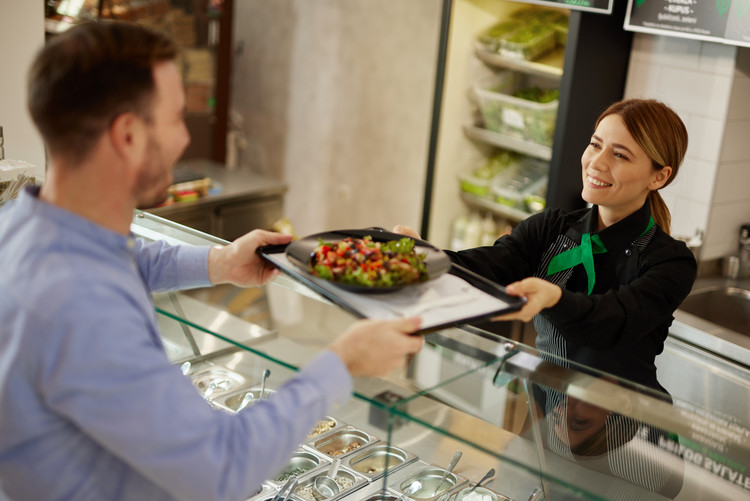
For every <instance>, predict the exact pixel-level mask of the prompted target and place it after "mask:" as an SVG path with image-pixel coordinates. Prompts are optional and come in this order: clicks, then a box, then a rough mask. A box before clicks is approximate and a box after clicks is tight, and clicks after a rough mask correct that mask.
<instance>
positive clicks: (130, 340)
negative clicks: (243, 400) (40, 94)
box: [0, 188, 352, 501]
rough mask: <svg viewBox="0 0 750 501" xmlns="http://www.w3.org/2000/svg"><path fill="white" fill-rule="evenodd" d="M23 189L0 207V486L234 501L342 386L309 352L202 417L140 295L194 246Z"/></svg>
mask: <svg viewBox="0 0 750 501" xmlns="http://www.w3.org/2000/svg"><path fill="white" fill-rule="evenodd" d="M37 196H38V188H29V189H27V190H26V191H23V192H22V193H21V194H20V196H19V198H18V200H16V201H15V202H13V203H11V204H10V206H9V207H6V208H5V209H3V210H2V211H0V490H2V491H4V492H5V494H6V495H7V496H9V497H10V498H11V499H19V500H34V499H45V500H57V499H60V500H62V499H71V500H77V501H79V500H96V501H102V500H108V501H112V500H125V499H132V500H139V501H145V500H162V499H180V500H190V499H196V500H201V501H206V500H211V499H230V500H240V499H245V498H246V497H248V496H249V495H251V494H253V493H254V492H256V491H257V490H258V488H259V487H260V484H261V482H262V481H263V480H264V479H267V478H270V477H271V476H272V475H273V474H275V473H276V472H278V471H279V470H280V469H281V468H282V467H283V466H284V463H285V462H286V461H287V459H288V457H289V456H290V454H291V453H292V452H293V451H294V450H295V449H296V448H297V447H298V445H299V444H300V443H301V442H302V441H303V440H304V439H305V437H306V434H307V432H308V431H309V430H310V429H311V428H312V427H313V426H314V424H315V423H316V421H317V420H318V419H321V418H322V417H323V416H325V415H326V414H329V413H330V411H331V410H332V408H333V406H334V405H335V404H336V403H343V402H344V401H346V400H347V399H348V397H349V395H350V394H351V391H352V382H351V378H350V376H349V374H348V372H347V371H346V368H345V366H344V365H343V363H342V362H341V360H340V359H339V358H338V357H337V356H336V355H335V354H334V353H333V352H330V351H324V352H323V353H322V354H321V355H319V356H318V357H317V358H316V359H315V360H313V361H312V362H311V363H310V364H309V365H308V366H307V367H305V368H304V369H303V370H302V371H301V372H300V373H299V374H298V375H297V377H295V378H293V379H292V380H291V381H289V382H288V383H287V384H286V385H284V386H283V387H282V388H280V389H279V391H278V392H277V393H276V394H275V396H274V398H273V399H270V400H267V401H264V402H261V403H258V404H256V405H253V406H252V407H249V408H248V409H247V410H246V411H243V412H242V413H240V414H238V415H234V416H233V415H229V414H226V413H224V412H221V411H217V410H214V409H212V408H211V407H210V406H209V405H208V404H207V403H206V402H205V400H203V398H202V397H201V396H200V395H199V394H198V392H197V391H196V389H195V388H194V387H193V385H192V383H191V382H190V380H189V379H188V378H186V377H185V376H183V375H182V373H181V372H180V370H179V368H177V367H175V366H172V365H170V364H169V362H168V360H167V358H166V355H165V353H164V350H163V346H162V343H161V339H160V337H159V333H158V330H157V325H156V313H155V311H154V307H153V304H152V301H151V296H150V292H156V291H164V290H172V289H180V288H187V287H197V286H206V285H209V283H208V271H207V256H208V248H203V247H192V246H170V245H167V244H165V243H163V242H155V243H150V244H149V243H144V242H142V241H140V240H136V239H133V238H129V237H126V236H123V235H120V234H118V233H114V232H112V231H110V230H107V229H105V228H103V227H101V226H98V225H95V224H93V223H92V222H90V221H88V220H86V219H83V218H81V217H79V216H77V215H75V214H72V213H70V212H67V211H64V210H61V209H59V208H57V207H55V206H52V205H50V204H47V203H45V202H42V201H40V200H39V199H38V198H37Z"/></svg>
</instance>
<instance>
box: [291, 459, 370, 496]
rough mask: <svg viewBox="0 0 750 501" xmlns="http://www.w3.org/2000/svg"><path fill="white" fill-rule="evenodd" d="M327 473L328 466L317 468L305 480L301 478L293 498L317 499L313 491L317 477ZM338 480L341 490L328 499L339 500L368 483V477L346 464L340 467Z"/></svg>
mask: <svg viewBox="0 0 750 501" xmlns="http://www.w3.org/2000/svg"><path fill="white" fill-rule="evenodd" d="M327 473H328V468H327V467H321V468H318V469H317V470H315V473H314V474H312V475H309V476H307V477H305V478H304V480H303V479H300V481H299V483H298V484H297V487H296V488H295V489H294V492H292V496H291V499H292V500H293V501H315V497H314V496H313V492H312V488H313V484H314V483H315V479H316V478H318V477H322V476H325V475H326V474H327ZM336 482H337V483H338V484H339V487H341V491H340V492H339V493H338V494H337V495H336V496H333V497H330V498H327V500H326V501H337V500H339V499H341V498H343V497H345V496H348V495H349V494H351V493H352V492H354V491H356V490H357V489H360V488H362V487H364V486H365V485H367V484H368V481H367V478H365V477H364V476H362V475H360V474H358V473H357V472H355V471H352V470H350V469H348V468H346V467H344V466H341V467H340V468H339V471H338V473H337V475H336Z"/></svg>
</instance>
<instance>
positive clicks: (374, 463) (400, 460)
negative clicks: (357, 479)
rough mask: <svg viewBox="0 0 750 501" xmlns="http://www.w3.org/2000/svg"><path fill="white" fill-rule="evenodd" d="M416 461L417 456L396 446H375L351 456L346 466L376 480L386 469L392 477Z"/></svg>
mask: <svg viewBox="0 0 750 501" xmlns="http://www.w3.org/2000/svg"><path fill="white" fill-rule="evenodd" d="M416 459H417V456H415V455H413V454H410V453H409V452H406V451H405V450H403V449H400V448H398V447H396V446H393V445H386V444H375V445H371V446H368V447H365V448H364V449H363V450H361V451H358V452H355V453H354V454H351V455H350V456H349V458H348V459H347V460H346V463H345V464H346V465H347V467H349V468H351V469H352V470H354V471H356V472H357V473H360V474H362V475H364V476H365V477H367V478H368V479H370V480H374V479H376V478H380V477H382V476H383V475H384V474H385V471H386V469H387V470H388V474H389V475H390V474H391V473H392V472H393V471H395V470H397V469H398V468H401V467H402V466H405V465H407V464H409V463H411V462H412V461H415V460H416Z"/></svg>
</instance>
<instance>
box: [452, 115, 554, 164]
mask: <svg viewBox="0 0 750 501" xmlns="http://www.w3.org/2000/svg"><path fill="white" fill-rule="evenodd" d="M464 134H466V135H467V136H468V137H470V138H472V139H475V140H477V141H482V142H484V143H487V144H491V145H493V146H499V147H500V148H507V149H509V150H513V151H517V152H518V153H523V154H524V155H529V156H532V157H535V158H540V159H542V160H547V161H549V160H550V159H551V158H552V148H551V147H549V146H542V145H541V144H536V143H532V142H529V141H523V140H520V139H516V138H513V137H509V136H504V135H502V134H498V133H497V132H492V131H491V130H487V129H484V128H482V127H477V126H476V125H474V124H471V123H469V124H465V125H464Z"/></svg>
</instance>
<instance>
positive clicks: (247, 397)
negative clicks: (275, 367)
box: [234, 369, 271, 412]
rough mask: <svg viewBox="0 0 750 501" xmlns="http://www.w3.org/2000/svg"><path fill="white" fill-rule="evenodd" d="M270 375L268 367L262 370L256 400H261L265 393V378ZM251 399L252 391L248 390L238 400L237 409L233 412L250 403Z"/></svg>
mask: <svg viewBox="0 0 750 501" xmlns="http://www.w3.org/2000/svg"><path fill="white" fill-rule="evenodd" d="M270 375H271V371H270V370H269V369H266V370H264V371H263V379H262V381H261V383H260V395H259V396H258V400H263V395H265V393H266V378H268V376H270ZM252 400H253V392H252V391H249V390H248V392H247V393H245V396H244V397H242V401H241V402H240V405H238V406H237V410H236V411H234V412H240V411H241V410H242V409H244V408H245V407H247V406H248V405H250V402H251V401H252Z"/></svg>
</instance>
